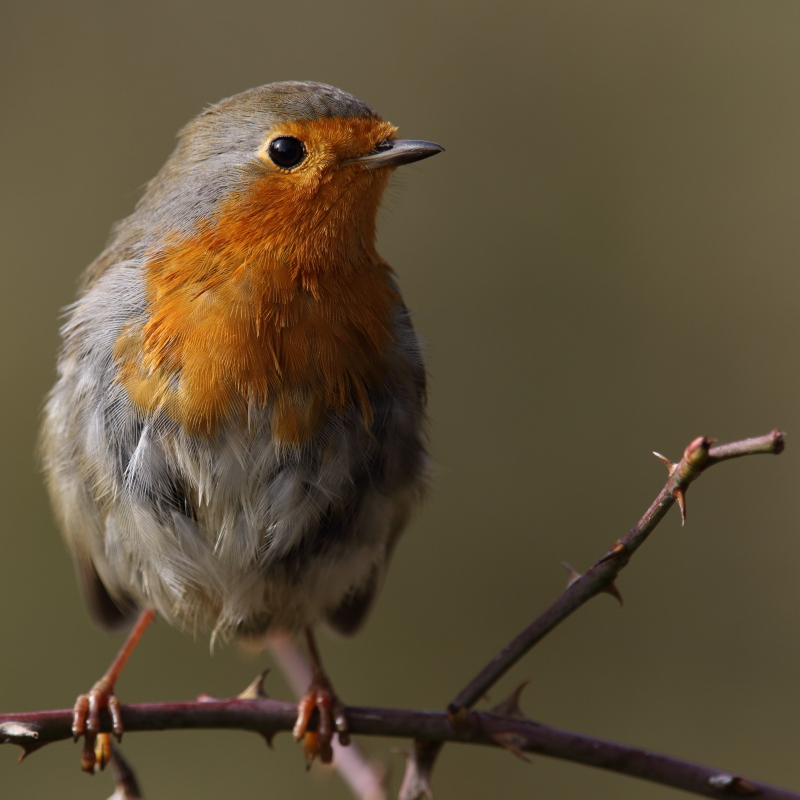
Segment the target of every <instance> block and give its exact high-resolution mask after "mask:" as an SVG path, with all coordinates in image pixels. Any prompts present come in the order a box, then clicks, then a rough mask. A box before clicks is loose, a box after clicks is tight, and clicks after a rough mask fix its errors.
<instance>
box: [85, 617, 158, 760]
mask: <svg viewBox="0 0 800 800" xmlns="http://www.w3.org/2000/svg"><path fill="white" fill-rule="evenodd" d="M155 616H156V612H155V611H154V610H153V609H152V608H148V609H146V610H145V611H142V613H141V614H140V615H139V619H137V620H136V624H135V625H134V626H133V628H132V629H131V632H130V633H129V634H128V638H127V639H126V640H125V644H123V645H122V647H121V648H120V651H119V653H117V656H116V658H115V659H114V660H113V661H112V662H111V666H110V667H109V668H108V669H107V670H106V673H105V675H103V677H102V678H100V680H99V681H97V683H95V685H94V686H92V688H91V689H90V690H89V692H88V693H87V694H81V695H78V699H77V700H76V701H75V706H74V708H73V710H72V735H73V736H74V737H75V741H77V740H78V739H79V738H80V737H81V736H83V737H84V742H83V752H82V753H81V769H82V770H83V771H84V772H94V768H95V765H96V764H99V765H100V769H102V768H103V767H104V766H105V765H106V763H107V761H108V759H109V757H110V753H111V741H110V739H109V737H108V734H103V733H100V710H101V709H102V708H107V709H108V713H109V714H110V715H111V726H112V730H113V732H114V736H116V737H117V741H121V740H122V715H121V713H120V704H119V700H117V698H116V696H115V695H114V686H115V685H116V682H117V678H119V676H120V673H121V672H122V668H123V667H124V666H125V662H126V661H127V660H128V658H129V657H130V654H131V653H132V652H133V650H134V648H135V647H136V644H137V643H138V641H139V639H141V638H142V634H143V633H144V632H145V629H146V628H147V626H148V625H149V624H150V623H151V622H152V621H153V619H154V618H155Z"/></svg>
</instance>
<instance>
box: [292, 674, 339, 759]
mask: <svg viewBox="0 0 800 800" xmlns="http://www.w3.org/2000/svg"><path fill="white" fill-rule="evenodd" d="M314 709H316V710H317V712H318V713H319V722H318V724H317V730H316V731H310V730H308V723H309V721H310V720H311V715H312V714H313V713H314ZM292 733H293V734H294V738H295V741H297V742H299V741H300V740H301V739H302V740H303V753H304V755H305V757H306V763H307V765H308V766H309V767H310V766H311V763H312V762H313V761H314V759H315V758H319V760H320V761H321V762H322V763H323V764H330V763H331V761H333V748H332V746H331V745H332V742H333V737H334V735H335V734H338V735H339V744H341V745H344V746H346V745H348V744H350V732H349V729H348V727H347V717H346V716H345V713H344V706H343V705H342V703H341V701H340V700H339V698H338V697H337V696H336V693H335V692H334V691H333V686H331V682H330V680H329V679H328V677H327V676H326V675H325V674H324V673H322V674H318V675H315V677H314V678H313V680H312V682H311V686H310V687H309V689H308V691H307V692H306V694H305V696H304V697H303V698H301V700H300V702H299V703H298V704H297V722H295V724H294V730H293V731H292Z"/></svg>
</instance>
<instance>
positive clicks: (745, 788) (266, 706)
mask: <svg viewBox="0 0 800 800" xmlns="http://www.w3.org/2000/svg"><path fill="white" fill-rule="evenodd" d="M515 695H516V693H515ZM516 699H517V698H516V697H515V696H512V698H511V700H510V701H508V702H506V703H503V704H501V706H499V707H498V708H497V709H495V710H494V712H492V713H477V712H476V713H472V714H470V715H469V722H470V724H469V725H465V726H462V727H461V728H460V729H456V728H454V727H453V725H452V724H451V720H450V717H448V715H447V714H446V713H442V712H430V711H401V710H396V709H390V708H356V707H349V708H348V709H347V718H348V722H349V724H350V729H351V731H352V733H353V734H355V735H361V736H393V737H401V738H409V739H417V740H423V741H429V742H437V743H441V742H463V743H470V744H477V745H488V746H495V747H505V748H506V749H509V750H511V751H512V752H516V753H518V754H522V753H537V754H539V755H547V756H552V757H554V758H561V759H566V760H569V761H574V762H578V763H581V764H586V765H589V766H594V767H600V768H601V769H607V770H611V771H613V772H619V773H622V774H624V775H630V776H634V777H638V778H644V779H646V780H650V781H654V782H656V783H659V784H662V785H665V786H672V787H674V788H677V789H684V790H685V791H688V792H694V793H695V794H698V795H703V796H707V797H724V796H726V795H727V796H732V797H734V796H747V795H758V797H759V799H760V800H800V793H797V792H792V791H788V790H785V789H780V788H777V787H774V786H770V785H768V784H765V783H760V782H758V781H754V780H751V779H749V778H744V777H742V776H740V775H737V774H735V773H728V772H724V771H722V770H717V769H712V768H709V767H705V766H701V765H699V764H693V763H691V762H688V761H682V760H681V759H677V758H671V757H670V756H664V755H660V754H658V753H654V752H652V751H650V750H644V749H641V748H638V747H629V746H628V745H623V744H618V743H615V742H608V741H604V740H602V739H596V738H594V737H591V736H583V735H581V734H578V733H572V732H569V731H564V730H560V729H558V728H553V727H551V726H549V725H542V724H540V723H537V722H533V721H531V720H527V719H525V718H524V717H522V715H521V714H520V712H519V711H518V707H517V706H516ZM296 714H297V706H296V705H295V704H294V703H287V702H283V701H279V700H271V699H263V698H262V699H253V700H241V699H239V698H234V699H232V700H206V701H198V702H187V703H142V704H137V705H129V706H123V707H122V716H123V720H124V723H125V731H126V733H128V734H130V733H134V732H137V731H138V732H143V731H163V730H178V729H184V730H188V729H229V730H247V731H252V732H255V733H259V734H261V735H262V736H263V737H264V738H265V739H267V740H271V739H272V737H273V736H275V734H276V733H279V732H283V731H287V732H288V731H290V730H291V729H292V726H293V725H294V721H295V716H296ZM315 724H316V719H313V720H312V723H311V727H314V726H315ZM71 725H72V711H71V710H70V709H63V710H60V711H39V712H28V713H24V714H0V739H2V740H3V741H5V742H11V743H14V744H18V745H20V746H21V747H22V748H23V749H24V751H25V753H26V754H27V753H29V752H31V751H33V750H35V749H38V748H39V747H42V746H44V745H45V744H49V743H51V742H56V741H59V740H64V739H69V738H71V736H72V731H71ZM101 725H102V729H103V730H104V731H110V730H111V718H110V717H109V715H108V713H107V712H106V711H105V710H104V711H103V713H102V716H101Z"/></svg>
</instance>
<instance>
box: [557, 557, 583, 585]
mask: <svg viewBox="0 0 800 800" xmlns="http://www.w3.org/2000/svg"><path fill="white" fill-rule="evenodd" d="M561 565H562V566H563V567H564V569H565V570H566V571H567V576H568V577H567V586H566V588H567V589H569V587H570V586H572V584H573V583H575V581H577V580H580V579H581V578H582V577H583V575H582V574H581V573H580V572H578V570H576V569H575V568H574V567H573V566H571V565H570V564H568V563H567V562H566V561H562V562H561Z"/></svg>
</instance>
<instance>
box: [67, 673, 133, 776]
mask: <svg viewBox="0 0 800 800" xmlns="http://www.w3.org/2000/svg"><path fill="white" fill-rule="evenodd" d="M103 708H107V709H108V713H109V714H110V715H111V727H112V730H113V732H114V736H115V737H116V738H117V741H118V742H120V741H122V730H123V728H122V714H121V713H120V703H119V700H117V698H116V696H115V694H114V683H113V682H112V681H110V680H109V679H108V676H107V675H106V676H103V677H102V678H100V680H99V681H97V683H96V684H95V685H94V686H92V688H91V689H90V690H89V691H88V692H87V693H86V694H81V695H78V699H77V700H76V701H75V706H74V707H73V709H72V735H73V737H74V739H75V741H76V742H77V741H78V739H79V738H80V737H81V736H83V751H82V752H81V769H82V770H83V771H84V772H90V773H91V772H94V771H95V768H99V769H103V768H104V767H105V765H106V764H107V763H108V762H109V760H110V759H111V737H110V736H109V735H108V734H107V733H101V732H100V710H101V709H103Z"/></svg>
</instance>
